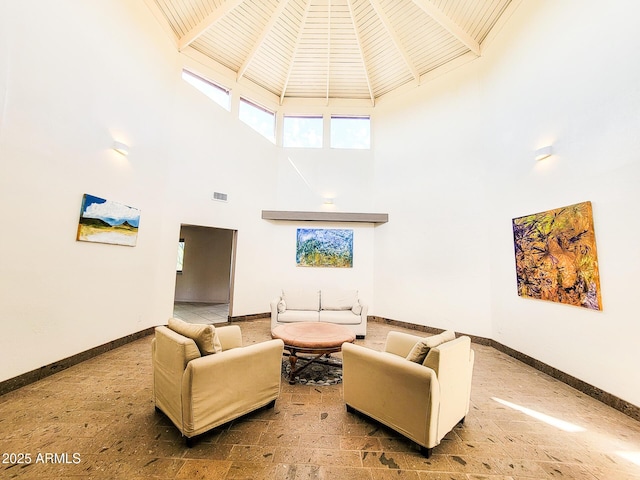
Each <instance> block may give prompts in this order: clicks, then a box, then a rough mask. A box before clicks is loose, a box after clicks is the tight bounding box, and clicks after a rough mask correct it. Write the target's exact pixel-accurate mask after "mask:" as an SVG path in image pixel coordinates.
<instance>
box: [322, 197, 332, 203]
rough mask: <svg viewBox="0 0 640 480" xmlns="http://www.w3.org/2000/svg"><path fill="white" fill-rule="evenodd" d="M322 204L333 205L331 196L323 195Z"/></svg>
mask: <svg viewBox="0 0 640 480" xmlns="http://www.w3.org/2000/svg"><path fill="white" fill-rule="evenodd" d="M324 204H325V205H333V198H328V197H325V198H324Z"/></svg>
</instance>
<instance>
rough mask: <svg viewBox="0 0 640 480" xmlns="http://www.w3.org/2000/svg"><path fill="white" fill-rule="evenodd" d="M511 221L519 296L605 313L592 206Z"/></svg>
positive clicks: (573, 206) (583, 204)
mask: <svg viewBox="0 0 640 480" xmlns="http://www.w3.org/2000/svg"><path fill="white" fill-rule="evenodd" d="M512 223H513V243H514V248H515V256H516V277H517V283H518V295H520V296H522V297H528V298H536V299H539V300H548V301H551V302H560V303H566V304H569V305H576V306H580V307H585V308H590V309H594V310H602V299H601V298H600V275H599V272H598V255H597V251H596V237H595V231H594V228H593V211H592V207H591V202H582V203H577V204H575V205H569V206H568V207H562V208H557V209H554V210H549V211H547V212H541V213H535V214H533V215H527V216H524V217H518V218H514V219H513V221H512Z"/></svg>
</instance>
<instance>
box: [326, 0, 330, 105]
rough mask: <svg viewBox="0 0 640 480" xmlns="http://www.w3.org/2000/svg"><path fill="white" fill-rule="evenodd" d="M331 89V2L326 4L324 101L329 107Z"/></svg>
mask: <svg viewBox="0 0 640 480" xmlns="http://www.w3.org/2000/svg"><path fill="white" fill-rule="evenodd" d="M330 88H331V0H329V1H328V2H327V92H326V100H327V105H329V89H330Z"/></svg>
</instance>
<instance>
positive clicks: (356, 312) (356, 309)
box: [351, 300, 362, 315]
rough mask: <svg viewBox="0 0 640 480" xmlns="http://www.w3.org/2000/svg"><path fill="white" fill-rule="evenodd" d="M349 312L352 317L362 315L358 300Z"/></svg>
mask: <svg viewBox="0 0 640 480" xmlns="http://www.w3.org/2000/svg"><path fill="white" fill-rule="evenodd" d="M351 312H352V313H353V314H354V315H360V314H361V313H362V305H360V300H358V301H357V303H355V304H354V305H353V307H351Z"/></svg>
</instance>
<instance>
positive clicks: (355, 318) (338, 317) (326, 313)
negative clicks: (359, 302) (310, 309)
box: [320, 310, 362, 325]
mask: <svg viewBox="0 0 640 480" xmlns="http://www.w3.org/2000/svg"><path fill="white" fill-rule="evenodd" d="M361 320H362V319H361V318H360V316H359V315H354V314H353V313H352V312H351V310H320V321H321V322H327V323H337V324H339V325H359V324H360V322H361Z"/></svg>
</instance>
